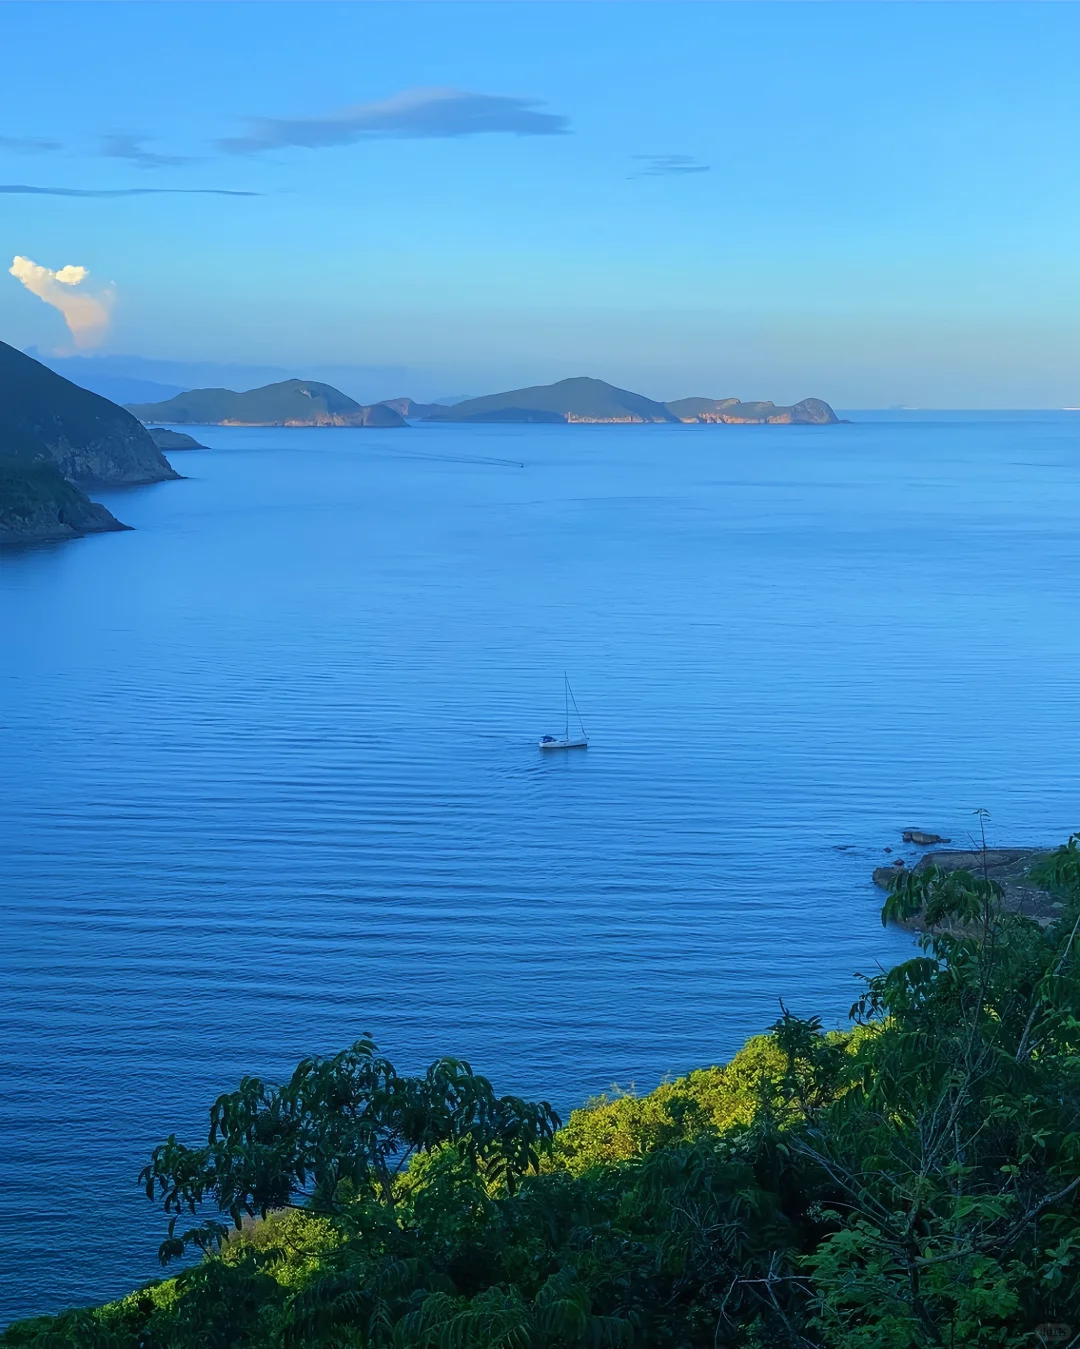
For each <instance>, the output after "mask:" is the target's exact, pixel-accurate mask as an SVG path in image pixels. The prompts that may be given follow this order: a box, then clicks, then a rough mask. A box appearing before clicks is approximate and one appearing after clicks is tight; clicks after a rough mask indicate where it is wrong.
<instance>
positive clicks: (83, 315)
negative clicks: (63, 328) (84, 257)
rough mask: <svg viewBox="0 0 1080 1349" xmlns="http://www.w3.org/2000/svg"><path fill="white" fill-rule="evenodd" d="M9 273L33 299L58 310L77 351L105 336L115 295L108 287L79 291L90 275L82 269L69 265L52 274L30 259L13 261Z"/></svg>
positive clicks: (95, 343)
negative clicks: (36, 298)
mask: <svg viewBox="0 0 1080 1349" xmlns="http://www.w3.org/2000/svg"><path fill="white" fill-rule="evenodd" d="M8 271H9V272H10V273H11V275H12V276H13V277H15V278H16V280H18V281H21V282H22V283H23V285H24V286H25V287H26V289H27V290H28V291H30V293H31V294H32V295H36V296H37V297H38V299H39V300H44V301H45V303H46V304H51V305H52V307H53V308H54V309H59V311H60V313H61V314H63V316H64V322H65V323H66V324H67V326H68V329H69V330H70V332H71V335H72V337H73V338H74V339H75V345H76V346H77V347H94V346H97V344H98V343H99V342H100V341H101V339H102V338H103V337H104V336H105V334H106V332H107V331H108V328H109V314H110V312H111V310H112V305H113V301H114V300H115V298H116V292H115V291H114V290H113V288H112V287H111V286H107V287H106V288H105V289H104V290H99V291H96V292H94V291H88V290H81V289H80V287H81V286H82V284H83V282H84V281H85V280H86V279H87V277H88V276H89V275H90V273H89V272H88V271H87V269H86V268H85V267H77V266H73V265H72V264H70V263H69V264H68V265H67V266H66V267H61V268H59V270H57V271H53V270H52V268H51V267H42V266H41V264H40V263H37V262H32V261H31V260H30V259H29V258H23V257H16V258H15V260H14V261H13V262H12V264H11V266H10V267H9V268H8Z"/></svg>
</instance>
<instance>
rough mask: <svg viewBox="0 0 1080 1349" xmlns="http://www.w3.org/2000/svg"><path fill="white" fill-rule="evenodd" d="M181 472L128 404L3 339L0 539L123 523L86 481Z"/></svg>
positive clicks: (158, 477)
mask: <svg viewBox="0 0 1080 1349" xmlns="http://www.w3.org/2000/svg"><path fill="white" fill-rule="evenodd" d="M178 476H179V475H178V474H177V473H175V472H173V470H172V468H170V466H169V464H168V462H167V461H166V459H165V458H164V456H163V455H162V453H161V451H160V450H159V449H158V447H157V446H156V445H155V444H154V441H153V439H152V437H151V436H150V434H149V432H148V431H147V430H146V428H145V427H143V426H141V425H140V424H139V422H138V421H137V420H136V419H135V418H134V417H133V416H132V415H131V414H130V413H129V412H125V411H124V410H123V408H119V407H117V406H116V405H115V404H114V403H110V402H109V401H108V399H106V398H102V397H100V396H99V395H98V394H95V393H91V392H89V391H88V390H86V389H81V388H79V386H78V385H77V384H72V383H71V382H70V381H69V380H66V379H64V378H62V376H60V375H57V374H56V373H55V372H54V371H52V370H49V369H47V368H46V367H45V366H44V365H42V364H41V363H40V362H39V361H35V360H33V359H32V358H31V357H30V356H26V355H24V354H23V353H22V352H21V351H17V350H16V349H15V348H14V347H9V346H8V345H7V344H6V343H4V342H0V542H5V543H10V542H22V541H25V540H37V539H63V538H71V537H74V536H76V535H78V534H84V533H90V532H93V531H98V530H105V529H123V528H124V526H123V525H121V524H120V523H119V521H118V520H116V519H114V518H113V516H112V515H110V514H109V512H108V511H107V510H106V509H105V507H104V506H98V505H95V503H94V502H92V501H90V499H89V498H88V497H87V496H86V494H85V492H84V491H83V490H82V488H83V487H84V486H87V485H90V486H93V485H97V486H102V485H109V486H113V485H127V484H134V483H149V482H162V481H164V480H165V479H168V478H176V477H178Z"/></svg>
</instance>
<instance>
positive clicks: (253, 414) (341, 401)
mask: <svg viewBox="0 0 1080 1349" xmlns="http://www.w3.org/2000/svg"><path fill="white" fill-rule="evenodd" d="M128 411H129V412H131V413H133V414H134V415H135V416H136V417H138V418H139V419H140V420H141V421H144V422H146V421H153V422H170V423H172V424H174V425H176V424H178V423H179V424H193V425H201V426H407V425H408V423H407V422H406V421H405V419H404V418H403V417H402V416H401V414H400V413H399V412H397V411H396V410H395V409H394V408H391V407H387V406H386V404H385V403H375V404H372V405H370V406H367V407H364V406H362V405H361V404H360V403H357V402H356V401H355V400H354V399H352V398H350V397H349V396H348V395H347V394H344V393H342V392H341V390H340V389H335V388H334V387H333V386H332V385H330V384H319V383H318V382H317V381H315V380H304V379H286V380H283V381H282V382H281V383H280V384H266V385H264V386H263V387H262V388H261V389H248V390H247V391H246V392H243V393H236V392H235V391H234V390H232V389H192V390H190V391H189V392H188V393H181V394H177V395H176V397H175V398H169V399H167V400H166V401H165V402H164V403H130V404H129V405H128Z"/></svg>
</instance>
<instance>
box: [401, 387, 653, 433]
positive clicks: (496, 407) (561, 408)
mask: <svg viewBox="0 0 1080 1349" xmlns="http://www.w3.org/2000/svg"><path fill="white" fill-rule="evenodd" d="M423 419H424V420H425V421H430V422H540V423H543V422H552V423H557V422H563V423H566V422H591V423H603V424H608V425H611V424H633V423H637V424H639V425H640V424H643V423H646V422H677V421H679V420H680V419H679V418H678V417H677V416H676V415H675V413H673V412H670V411H669V410H668V408H667V407H666V406H665V405H664V404H663V403H656V402H654V401H653V400H652V399H651V398H646V397H644V395H642V394H639V393H631V392H630V391H629V389H618V388H616V387H615V385H613V384H607V383H605V382H604V380H602V379H590V378H588V377H586V376H579V377H578V378H575V379H561V380H559V381H558V383H557V384H536V385H533V386H531V387H530V388H527V389H511V390H510V391H509V392H508V393H492V394H487V395H486V396H485V397H483V398H469V399H466V401H465V402H464V403H455V404H454V406H453V407H438V408H436V409H434V410H432V411H428V412H427V413H426V415H425V416H424V418H423Z"/></svg>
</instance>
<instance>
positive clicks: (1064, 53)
mask: <svg viewBox="0 0 1080 1349" xmlns="http://www.w3.org/2000/svg"><path fill="white" fill-rule="evenodd" d="M0 40H2V45H3V50H4V69H5V78H4V80H3V82H2V84H0V187H8V188H12V187H20V186H24V185H26V186H31V187H46V188H60V189H65V190H66V191H68V192H81V193H99V192H125V193H128V192H131V190H132V189H155V190H156V191H155V192H153V193H142V194H141V195H124V196H112V197H109V196H96V195H94V196H76V195H52V194H49V193H44V194H24V193H22V192H10V191H7V192H3V193H2V194H0V251H2V250H6V254H4V258H5V267H4V270H3V271H2V272H0V282H2V284H0V337H3V339H4V340H6V341H9V342H12V343H14V344H15V345H18V346H21V347H25V346H28V345H36V346H39V347H40V348H41V349H42V350H44V351H48V350H69V351H70V350H73V349H74V348H75V339H74V338H73V337H72V335H71V334H70V333H69V332H68V330H67V328H66V327H65V324H64V320H63V317H62V315H61V313H60V312H59V311H58V310H57V309H56V308H53V307H51V306H50V305H49V304H43V303H42V301H41V299H40V298H38V297H37V295H35V294H32V293H31V292H30V290H29V289H27V288H26V286H25V285H23V284H20V281H19V279H17V278H16V277H14V276H10V275H8V274H7V271H6V267H7V266H8V264H9V260H10V259H12V258H14V257H16V256H20V257H23V258H26V259H30V260H32V261H33V262H34V263H36V264H38V265H39V266H41V267H44V268H47V269H51V270H53V271H55V270H58V269H60V268H62V267H65V266H67V267H83V268H86V269H88V275H87V277H86V278H85V279H84V280H82V281H80V282H79V283H77V285H75V286H72V285H71V284H70V283H65V285H60V284H59V283H57V282H44V283H42V284H43V285H46V286H48V285H51V286H52V290H53V292H55V293H57V294H59V295H60V299H61V300H63V299H64V298H65V297H66V296H67V295H68V294H69V293H70V294H74V293H76V292H78V293H79V294H80V295H82V294H89V295H90V296H91V297H92V296H94V295H97V296H99V297H100V300H101V303H102V305H103V306H104V308H105V310H106V311H107V312H106V314H105V316H104V318H103V319H102V321H101V322H99V323H98V324H97V326H96V327H92V328H91V329H88V330H84V331H83V332H82V334H81V337H82V340H83V341H84V342H85V345H84V347H83V348H82V350H84V351H86V352H93V351H97V352H101V353H110V352H111V353H125V354H131V355H137V356H141V357H151V358H156V359H168V360H188V361H195V360H200V361H219V362H235V363H247V364H261V365H268V364H269V365H274V366H281V367H286V368H298V369H299V368H300V367H303V368H305V369H310V368H313V367H318V366H341V365H355V366H358V367H368V368H372V369H370V370H369V375H368V378H369V382H371V384H372V387H371V388H370V389H369V390H367V392H368V393H369V394H370V396H379V395H380V394H381V395H383V396H389V395H391V394H393V393H402V392H415V393H416V394H418V395H420V396H430V395H432V394H435V393H438V392H484V391H487V390H489V389H493V388H498V387H508V386H510V385H513V384H517V383H521V382H538V381H542V380H548V379H555V378H560V377H562V376H565V375H571V374H579V373H591V374H596V375H599V376H601V377H603V378H608V379H612V380H614V381H615V382H618V383H623V384H626V385H629V386H631V387H634V388H637V389H640V390H641V391H642V392H645V393H648V394H651V395H653V396H657V397H676V396H680V395H686V394H692V393H701V394H710V395H713V396H726V395H729V394H738V395H741V396H743V397H748V398H749V397H771V398H774V399H776V401H778V402H779V401H787V400H789V399H793V398H798V397H803V396H806V395H809V394H816V395H819V396H821V397H824V398H827V399H829V400H830V401H831V402H834V403H836V404H838V405H841V406H846V407H858V406H888V405H892V404H907V405H912V406H987V407H993V406H1011V407H1018V406H1061V405H1063V404H1067V405H1072V404H1076V403H1080V264H1078V258H1077V250H1078V242H1080V230H1078V226H1080V176H1078V174H1077V153H1078V152H1077V145H1078V143H1080V135H1078V133H1080V80H1077V78H1076V56H1075V54H1076V51H1077V50H1078V49H1080V9H1078V8H1077V7H1076V6H1073V5H1066V4H1054V3H1051V4H1046V5H1042V4H1037V3H1022V4H1015V5H1013V4H1008V3H992V4H987V5H983V4H978V3H966V4H950V5H937V4H896V5H893V4H887V3H884V4H874V3H868V4H858V3H855V4H845V3H826V4H815V3H795V4H769V3H752V4H745V5H744V4H709V3H691V4H685V5H681V4H677V3H667V4H647V3H635V4H619V3H592V4H562V3H543V4H528V3H502V4H498V3H497V4H457V3H447V2H445V0H444V2H443V3H434V4H423V3H397V4H386V5H383V4H377V3H361V4H338V3H331V4H326V5H323V4H319V3H304V4H297V5H294V4H290V3H272V4H265V5H264V4H260V3H240V4H235V5H233V4H186V3H178V4H157V3H136V4H113V3H110V4H99V3H94V0H82V2H81V3H75V4H70V5H64V4H27V5H22V4H10V3H9V4H5V5H4V6H2V7H0ZM160 189H173V191H171V192H167V193H166V192H161V191H160ZM176 189H183V191H177V190H176ZM193 189H198V190H199V191H197V192H194V191H192V190H193ZM211 189H212V190H213V192H210V191H208V190H211ZM231 192H243V193H254V194H258V195H252V196H232V195H216V193H231ZM68 275H69V276H70V275H73V274H68ZM61 280H63V278H61ZM65 286H66V288H65ZM380 367H393V368H394V370H395V373H394V375H393V376H389V375H387V376H385V378H387V379H389V378H392V379H393V380H394V383H395V387H393V388H380V387H377V385H378V382H379V380H380V378H384V376H382V375H380V372H379V368H380ZM402 368H404V370H405V372H406V374H405V375H404V376H402V375H401V374H399V373H398V372H399V371H401V369H402ZM403 377H404V378H406V379H408V380H409V381H411V383H412V384H413V386H414V387H413V388H410V389H405V388H399V387H397V385H398V384H399V383H400V382H401V378H403Z"/></svg>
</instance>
